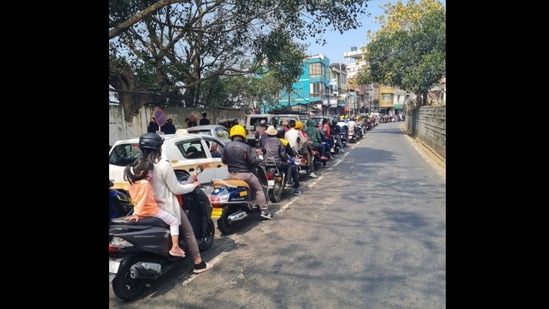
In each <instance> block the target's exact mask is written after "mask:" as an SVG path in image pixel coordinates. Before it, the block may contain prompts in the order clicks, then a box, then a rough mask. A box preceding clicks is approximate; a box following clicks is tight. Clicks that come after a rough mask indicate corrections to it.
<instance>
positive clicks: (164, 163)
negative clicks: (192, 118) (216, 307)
mask: <svg viewBox="0 0 549 309" xmlns="http://www.w3.org/2000/svg"><path fill="white" fill-rule="evenodd" d="M163 143H164V139H163V138H162V137H160V135H158V134H156V133H145V134H144V135H142V136H141V137H140V138H139V149H140V150H141V155H140V157H142V158H145V159H148V160H150V161H152V162H153V163H154V168H153V177H152V179H151V180H149V182H150V183H151V185H152V187H153V191H154V200H155V201H156V203H157V204H158V206H159V207H160V208H162V209H164V210H166V211H168V212H169V213H171V214H172V215H174V216H175V217H176V218H177V219H178V220H179V224H180V225H181V232H182V234H181V235H182V237H183V240H184V241H185V244H186V246H187V250H188V253H189V254H190V256H191V258H192V259H193V262H194V269H193V273H195V274H198V273H201V272H204V271H206V270H208V269H211V268H212V267H213V266H214V265H213V264H211V263H208V262H205V261H204V260H202V257H201V255H200V250H199V248H198V244H197V242H196V236H195V235H194V232H193V227H192V225H191V223H190V222H189V218H187V214H185V212H184V211H183V210H182V209H181V206H180V204H179V200H178V199H177V194H185V193H189V192H192V191H193V190H194V188H196V187H197V186H199V183H198V181H197V177H198V175H197V174H196V173H194V174H193V175H192V176H191V177H192V180H194V181H193V183H189V184H181V183H179V181H178V180H177V177H176V176H175V172H174V170H173V167H172V165H171V163H170V162H169V161H168V160H161V159H160V156H161V154H162V144H163ZM138 158H139V157H138Z"/></svg>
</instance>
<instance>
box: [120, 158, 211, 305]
mask: <svg viewBox="0 0 549 309" xmlns="http://www.w3.org/2000/svg"><path fill="white" fill-rule="evenodd" d="M202 170H203V167H202V166H199V167H197V172H198V173H200V172H202ZM176 175H177V172H176ZM180 177H181V175H178V179H179V180H180V181H181V179H180ZM182 202H183V210H184V211H185V213H186V214H187V216H188V218H189V221H190V222H191V225H192V227H193V230H194V233H195V236H196V238H197V242H198V247H199V249H200V251H201V252H202V251H206V250H208V249H209V248H210V247H211V246H212V244H213V240H214V236H215V226H214V222H213V220H212V219H211V214H212V207H211V205H210V204H209V199H208V198H207V195H205V193H204V192H203V190H202V189H201V188H200V187H197V188H195V190H194V191H193V192H190V193H187V194H184V195H183V196H182ZM124 218H125V217H119V218H114V219H111V221H110V224H109V283H111V284H112V289H113V292H114V294H115V295H116V296H117V297H118V298H120V299H122V300H124V301H129V300H133V299H136V298H137V297H139V296H140V295H141V294H142V293H143V292H144V290H145V288H146V285H147V284H148V283H149V282H150V281H152V280H156V279H158V277H160V276H161V275H163V274H165V273H167V272H168V271H169V270H170V269H172V267H174V266H175V265H178V262H179V261H182V260H183V259H182V258H181V257H174V256H172V255H170V254H169V252H168V251H169V249H170V248H171V237H170V227H169V226H168V225H167V224H166V223H164V221H162V220H161V219H159V218H154V217H151V218H144V219H140V220H139V221H126V220H125V219H124ZM180 234H182V233H180ZM179 245H180V247H181V248H183V249H184V250H185V247H186V246H185V242H184V240H183V239H181V240H180V244H179Z"/></svg>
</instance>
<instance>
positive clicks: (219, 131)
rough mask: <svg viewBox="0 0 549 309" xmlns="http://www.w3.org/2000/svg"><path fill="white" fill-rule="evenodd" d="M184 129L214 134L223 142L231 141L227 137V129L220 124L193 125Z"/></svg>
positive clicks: (190, 131) (191, 131) (197, 132)
mask: <svg viewBox="0 0 549 309" xmlns="http://www.w3.org/2000/svg"><path fill="white" fill-rule="evenodd" d="M185 130H187V132H189V133H194V134H203V135H211V136H215V137H217V138H219V139H220V140H221V141H223V142H225V144H227V143H228V142H230V141H231V139H230V138H229V133H230V132H229V129H227V128H226V127H225V126H223V125H220V124H208V125H202V126H194V127H189V128H185Z"/></svg>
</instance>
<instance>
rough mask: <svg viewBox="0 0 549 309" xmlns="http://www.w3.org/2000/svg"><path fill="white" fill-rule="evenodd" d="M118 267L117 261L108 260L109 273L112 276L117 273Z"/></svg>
mask: <svg viewBox="0 0 549 309" xmlns="http://www.w3.org/2000/svg"><path fill="white" fill-rule="evenodd" d="M119 267H120V262H119V261H113V260H109V273H112V274H116V273H118V268H119Z"/></svg>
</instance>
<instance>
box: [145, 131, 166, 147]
mask: <svg viewBox="0 0 549 309" xmlns="http://www.w3.org/2000/svg"><path fill="white" fill-rule="evenodd" d="M163 143H164V139H163V138H162V137H161V136H160V135H158V134H156V133H152V132H149V133H145V134H143V135H141V137H140V138H139V148H140V149H152V150H159V149H160V147H161V146H162V144H163Z"/></svg>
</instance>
